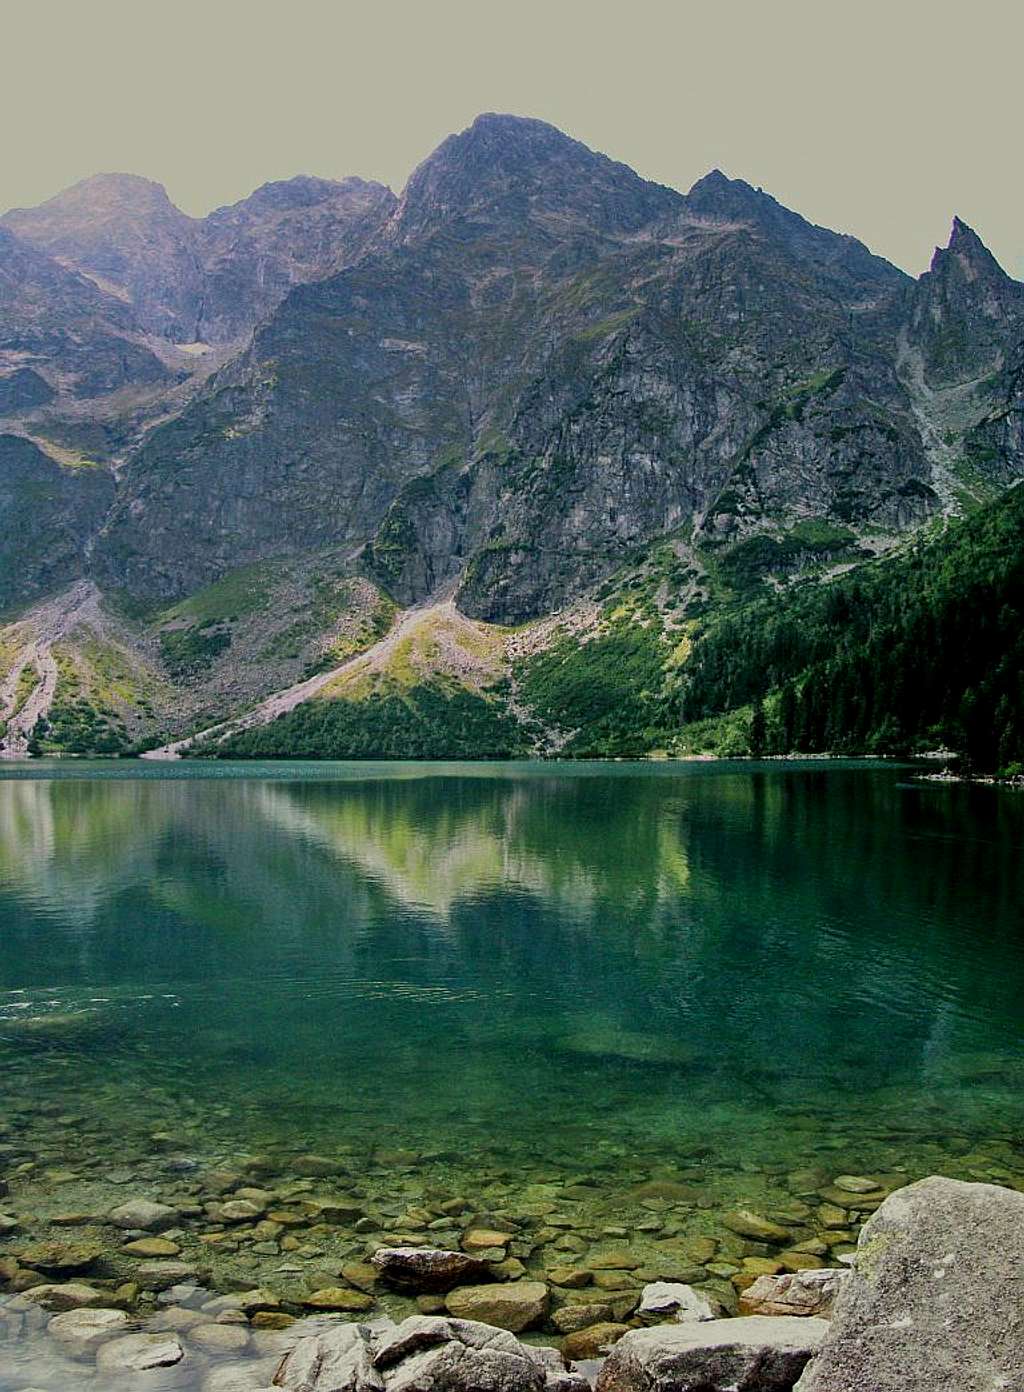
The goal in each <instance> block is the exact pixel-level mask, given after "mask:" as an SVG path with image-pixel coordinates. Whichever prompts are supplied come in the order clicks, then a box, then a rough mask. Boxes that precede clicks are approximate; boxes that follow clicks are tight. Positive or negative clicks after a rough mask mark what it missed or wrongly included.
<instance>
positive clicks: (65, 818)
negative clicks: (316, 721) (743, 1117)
mask: <svg viewBox="0 0 1024 1392" xmlns="http://www.w3.org/2000/svg"><path fill="white" fill-rule="evenodd" d="M204 773H205V770H204V771H203V772H202V773H197V776H195V777H187V778H177V779H174V780H162V779H160V778H157V777H147V778H145V779H139V780H96V781H89V780H88V779H66V780H61V779H55V780H39V781H32V782H17V781H0V933H2V935H3V936H2V944H3V949H4V950H3V953H2V954H0V986H7V987H11V988H14V987H21V986H29V987H41V986H43V985H47V984H62V983H64V984H66V983H74V984H80V983H83V982H84V983H89V982H93V983H98V984H102V985H103V986H104V987H105V988H106V987H113V986H116V985H118V984H120V985H123V986H125V987H127V986H129V985H135V986H139V985H140V984H145V985H149V984H152V983H173V984H174V985H175V986H176V987H177V986H181V988H182V990H181V995H182V1001H183V1004H182V1007H181V1011H180V1014H179V1016H178V1019H177V1020H176V1021H175V1024H174V1028H175V1029H177V1030H179V1032H180V1031H181V1030H182V1029H184V1028H185V1025H184V1023H183V1019H184V1017H185V1016H187V1018H188V1021H189V1026H188V1028H190V1029H192V1030H193V1031H195V1032H196V1037H197V1038H198V1037H199V1036H200V1035H202V1037H203V1038H204V1039H206V1040H207V1041H208V1044H209V1051H210V1053H211V1054H212V1052H213V1043H214V1040H213V1035H214V1033H215V1031H217V1030H220V1031H221V1033H222V1035H223V1040H222V1045H223V1047H222V1049H221V1052H222V1054H223V1056H224V1057H225V1058H227V1057H228V1056H229V1055H230V1054H232V1052H233V1053H234V1055H235V1056H236V1057H238V1058H243V1057H244V1058H250V1057H265V1058H267V1059H270V1060H278V1061H283V1060H285V1059H287V1060H288V1064H289V1067H291V1068H293V1069H295V1070H297V1075H298V1076H304V1072H303V1071H308V1070H310V1069H321V1070H328V1071H329V1070H331V1069H334V1070H339V1069H343V1068H344V1067H345V1066H346V1062H348V1063H351V1061H352V1060H353V1059H358V1060H359V1061H360V1066H361V1067H364V1066H365V1067H366V1068H367V1069H369V1068H371V1067H379V1068H381V1069H382V1070H384V1071H386V1072H387V1075H388V1079H389V1086H391V1087H392V1088H397V1087H398V1086H399V1085H401V1086H412V1082H411V1080H414V1079H415V1080H422V1079H423V1078H424V1076H426V1074H427V1073H430V1072H433V1073H434V1074H436V1075H437V1076H438V1077H442V1076H443V1075H444V1074H445V1069H446V1067H447V1065H446V1059H447V1058H449V1057H455V1056H458V1057H459V1059H460V1064H459V1067H460V1070H461V1073H460V1077H461V1078H462V1080H463V1083H462V1086H463V1087H468V1085H469V1078H470V1076H473V1077H476V1078H478V1079H479V1083H478V1086H477V1090H478V1091H479V1093H480V1094H481V1095H483V1094H484V1093H486V1091H487V1089H488V1088H495V1087H496V1086H497V1084H496V1081H495V1080H496V1079H497V1078H499V1077H501V1078H502V1079H503V1080H504V1082H503V1084H502V1086H507V1087H508V1088H510V1089H511V1088H515V1087H521V1086H523V1085H525V1084H524V1069H526V1068H527V1064H528V1063H529V1066H530V1067H532V1068H534V1070H535V1075H534V1076H535V1078H542V1077H544V1076H546V1074H545V1070H547V1071H548V1072H550V1071H551V1070H553V1069H565V1070H572V1076H573V1077H574V1078H576V1077H580V1076H584V1075H585V1076H586V1077H587V1078H588V1079H589V1080H590V1083H589V1085H590V1086H592V1087H593V1089H594V1091H595V1092H598V1091H601V1092H603V1091H605V1090H607V1089H609V1088H613V1087H618V1086H620V1084H621V1086H623V1087H626V1088H627V1090H628V1089H629V1087H635V1089H637V1090H639V1091H641V1092H642V1091H643V1089H644V1088H646V1087H648V1086H661V1080H662V1079H664V1086H665V1088H666V1089H668V1088H670V1087H671V1086H672V1084H671V1083H670V1075H672V1074H673V1070H675V1072H676V1073H677V1074H678V1075H679V1076H680V1077H682V1076H683V1075H684V1074H685V1077H686V1087H687V1088H695V1087H699V1086H700V1083H701V1079H702V1078H703V1077H705V1076H711V1075H712V1074H714V1075H715V1076H718V1077H723V1078H724V1077H728V1078H730V1079H732V1080H733V1084H734V1088H736V1087H740V1086H741V1085H742V1086H747V1087H749V1088H750V1089H751V1090H752V1091H757V1090H758V1089H759V1090H760V1091H761V1093H763V1094H764V1095H765V1096H769V1095H770V1096H772V1097H776V1098H777V1097H779V1096H780V1095H782V1093H783V1092H784V1091H785V1090H786V1089H787V1088H790V1087H796V1088H799V1087H800V1086H801V1085H802V1082H803V1081H805V1080H816V1086H818V1087H819V1088H820V1087H821V1086H822V1083H823V1080H824V1082H825V1083H827V1085H828V1088H829V1090H830V1092H829V1095H830V1096H839V1095H840V1094H841V1093H842V1092H843V1090H847V1091H848V1090H849V1089H850V1088H851V1087H852V1088H858V1087H860V1088H863V1087H871V1088H879V1087H882V1086H885V1085H887V1084H889V1083H890V1082H891V1081H892V1080H894V1079H896V1078H897V1077H898V1078H899V1079H900V1080H901V1081H905V1079H906V1077H907V1076H908V1075H909V1074H911V1073H916V1075H917V1076H918V1078H919V1079H920V1080H922V1082H925V1081H927V1083H928V1086H929V1087H932V1086H934V1088H935V1089H936V1090H937V1091H941V1090H942V1089H943V1088H945V1087H947V1086H948V1085H949V1080H950V1079H951V1078H953V1076H954V1074H953V1073H952V1072H951V1071H950V1067H949V1061H950V1060H951V1059H954V1058H956V1057H957V1056H958V1055H961V1054H964V1053H967V1052H972V1053H974V1052H977V1053H980V1052H982V1051H985V1050H990V1051H991V1052H992V1054H993V1055H994V1056H996V1057H999V1056H1002V1055H1003V1054H1005V1053H1009V1052H1011V1051H1012V1050H1013V1049H1015V1048H1017V1047H1018V1046H1019V1040H1020V1035H1019V1028H1020V1027H1019V1017H1018V1009H1019V999H1020V996H1021V993H1022V990H1024V954H1022V945H1021V941H1020V928H1019V917H1018V914H1019V903H1020V890H1021V888H1022V886H1021V870H1020V860H1019V847H1020V844H1021V840H1022V834H1021V833H1022V824H1024V803H1021V802H1020V800H1018V801H1017V802H1013V801H1012V799H1000V798H998V796H995V795H992V794H991V793H990V792H989V791H988V790H984V791H983V796H984V797H985V798H986V799H988V800H987V801H985V802H979V801H977V800H976V798H975V797H974V794H973V793H972V792H971V791H970V790H963V795H962V796H961V794H957V793H952V794H951V793H949V792H948V790H941V791H940V792H938V793H936V792H934V791H933V790H931V789H928V790H917V791H914V790H910V791H907V792H901V791H900V790H899V788H898V785H897V782H896V778H895V776H894V775H893V773H891V772H889V771H880V772H877V773H865V772H863V771H860V772H855V773H853V772H850V773H844V772H842V771H841V770H830V771H829V772H827V773H825V772H821V771H814V770H810V769H801V770H788V771H787V770H785V769H773V770H771V771H770V772H764V771H757V770H746V769H744V770H742V771H737V770H735V769H732V770H730V769H728V768H719V769H713V770H709V769H694V770H690V769H687V770H683V771H680V772H678V773H675V774H672V775H669V774H666V773H665V772H664V771H660V770H657V769H651V770H646V769H641V770H637V769H629V768H627V767H625V766H622V767H610V768H608V769H601V770H600V771H597V770H594V769H590V770H588V771H579V772H577V771H573V770H570V771H567V772H564V773H563V772H561V771H559V772H549V771H546V770H533V771H526V772H523V771H522V770H519V771H517V770H515V769H511V770H508V771H507V772H506V771H501V770H495V771H493V772H491V773H489V774H488V776H486V777H483V776H473V777H460V776H458V775H457V774H456V773H454V772H450V771H445V772H444V773H441V774H437V775H435V776H423V777H417V778H410V777H387V776H379V775H377V774H376V773H373V774H371V773H369V772H367V775H366V776H365V777H364V778H361V779H359V780H350V781H335V782H332V781H328V780H326V779H325V780H323V781H320V780H302V779H295V780H292V781H285V780H282V779H280V777H278V778H276V779H274V780H272V781H260V780H259V779H258V778H254V779H246V780H239V781H236V780H226V779H222V778H215V777H209V776H203V774H204ZM168 1028H171V1026H170V1025H168ZM218 1048H221V1046H220V1045H218ZM531 1061H532V1062H531ZM385 1065H386V1068H385ZM991 1076H992V1077H993V1079H994V1080H996V1081H998V1077H999V1073H998V1069H995V1070H994V1071H993V1073H992V1075H991ZM399 1079H401V1084H400V1083H399V1081H398V1080H399ZM980 1086H981V1087H984V1086H986V1084H985V1082H984V1080H982V1083H981V1084H980Z"/></svg>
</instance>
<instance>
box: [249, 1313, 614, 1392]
mask: <svg viewBox="0 0 1024 1392" xmlns="http://www.w3.org/2000/svg"><path fill="white" fill-rule="evenodd" d="M274 1385H275V1386H276V1387H281V1388H284V1389H286V1392H416V1390H417V1389H424V1388H437V1389H444V1390H445V1392H587V1388H588V1384H587V1382H586V1380H585V1379H584V1378H582V1377H580V1376H579V1375H577V1374H573V1373H570V1372H569V1371H568V1370H567V1369H566V1367H565V1364H564V1363H563V1361H562V1359H561V1358H560V1356H559V1355H558V1354H557V1353H555V1351H554V1350H553V1349H546V1348H530V1347H528V1346H527V1345H525V1344H521V1343H520V1342H519V1341H518V1340H517V1339H516V1338H514V1337H513V1335H512V1334H510V1333H508V1332H507V1331H504V1330H500V1329H495V1328H492V1327H491V1326H489V1325H485V1324H479V1323H476V1322H473V1321H470V1320H460V1319H445V1318H442V1317H439V1316H431V1315H421V1316H413V1317H412V1318H411V1319H407V1320H405V1321H403V1323H402V1324H400V1325H397V1326H395V1325H391V1326H389V1327H384V1328H381V1327H380V1326H374V1327H370V1326H367V1325H359V1324H338V1325H332V1326H330V1327H328V1328H325V1329H323V1330H320V1331H317V1332H316V1333H312V1334H309V1335H304V1336H303V1337H301V1338H299V1339H298V1340H297V1341H296V1343H295V1346H294V1347H293V1348H292V1349H290V1350H289V1352H288V1353H287V1354H286V1355H285V1357H284V1359H283V1361H282V1363H281V1366H280V1367H279V1368H278V1371H277V1374H276V1376H275V1378H274Z"/></svg>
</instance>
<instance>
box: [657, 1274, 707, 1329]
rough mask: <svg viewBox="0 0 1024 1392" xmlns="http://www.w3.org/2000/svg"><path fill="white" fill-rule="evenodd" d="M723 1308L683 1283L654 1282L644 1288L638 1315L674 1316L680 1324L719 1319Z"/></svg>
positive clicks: (702, 1293) (701, 1292)
mask: <svg viewBox="0 0 1024 1392" xmlns="http://www.w3.org/2000/svg"><path fill="white" fill-rule="evenodd" d="M721 1313H722V1307H721V1305H720V1304H719V1302H718V1301H717V1300H716V1301H715V1302H714V1303H712V1301H711V1300H710V1299H709V1297H708V1296H707V1295H706V1294H705V1293H704V1292H703V1291H697V1290H694V1288H693V1287H692V1286H689V1285H686V1284H684V1283H683V1282H681V1281H652V1282H651V1283H650V1285H647V1286H644V1289H643V1294H642V1295H641V1297H640V1305H639V1307H638V1309H637V1314H639V1315H641V1316H643V1315H672V1316H674V1317H675V1319H676V1320H677V1321H678V1322H679V1323H680V1324H685V1323H686V1322H687V1321H688V1320H698V1321H703V1320H711V1319H717V1318H718V1316H719V1315H720V1314H721Z"/></svg>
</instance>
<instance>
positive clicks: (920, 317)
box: [906, 218, 1024, 387]
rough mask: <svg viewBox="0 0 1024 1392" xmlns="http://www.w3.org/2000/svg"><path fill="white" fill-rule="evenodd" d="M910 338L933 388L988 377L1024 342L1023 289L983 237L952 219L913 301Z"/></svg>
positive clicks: (908, 319) (910, 300) (907, 331)
mask: <svg viewBox="0 0 1024 1392" xmlns="http://www.w3.org/2000/svg"><path fill="white" fill-rule="evenodd" d="M906 335H907V338H908V340H909V342H910V343H911V344H912V345H913V346H914V347H916V348H917V349H918V350H919V351H920V353H921V354H922V357H923V360H924V373H925V380H926V381H927V383H928V384H929V385H930V386H932V387H942V386H946V385H949V384H950V383H953V382H968V381H973V380H977V379H980V378H983V377H985V376H986V375H987V374H989V373H992V372H993V371H998V370H999V369H1000V368H1002V367H1003V366H1004V365H1005V362H1006V357H1007V353H1008V351H1012V349H1013V348H1016V347H1018V346H1019V345H1020V344H1021V343H1022V342H1024V285H1021V284H1020V283H1019V282H1017V281H1015V280H1011V279H1010V277H1009V276H1008V275H1007V274H1006V273H1005V271H1004V270H1003V269H1002V267H1001V266H1000V265H999V263H998V261H997V260H996V259H995V257H994V256H993V255H992V253H991V252H990V251H989V250H988V248H987V247H986V246H985V245H984V243H983V242H982V240H981V238H980V237H979V236H978V234H977V233H976V232H974V231H973V230H972V229H971V228H970V227H968V226H967V224H966V223H964V222H961V220H960V219H959V218H954V219H953V228H952V232H951V233H950V238H949V245H948V246H947V247H945V248H937V249H936V252H935V255H934V257H933V258H932V264H931V268H930V270H928V271H926V272H925V274H924V275H923V276H922V277H921V279H920V280H919V281H918V282H917V284H916V285H915V286H914V287H913V290H912V291H911V293H910V296H909V303H908V307H907V327H906Z"/></svg>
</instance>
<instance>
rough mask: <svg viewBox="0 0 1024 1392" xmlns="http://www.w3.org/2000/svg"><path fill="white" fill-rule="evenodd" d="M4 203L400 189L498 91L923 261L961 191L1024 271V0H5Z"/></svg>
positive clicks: (615, 150) (651, 169)
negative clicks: (117, 188) (105, 178)
mask: <svg viewBox="0 0 1024 1392" xmlns="http://www.w3.org/2000/svg"><path fill="white" fill-rule="evenodd" d="M0 13H2V15H3V29H2V34H3V37H2V40H0V44H2V47H0V52H2V55H3V61H2V67H0V130H2V131H3V132H4V138H3V158H2V160H0V209H3V208H7V207H12V206H24V205H27V204H33V203H37V202H40V201H41V200H43V199H44V198H47V197H49V196H50V195H51V194H53V193H56V192H57V191H58V190H59V189H61V188H63V187H66V186H67V185H68V184H71V183H74V182H75V181H76V180H78V179H81V178H84V177H85V176H86V175H88V174H92V173H96V172H99V171H112V170H116V171H127V172H131V173H136V174H144V175H146V176H148V177H149V178H152V179H157V180H159V181H160V182H161V183H163V184H164V185H166V187H167V190H168V192H169V194H170V196H171V198H172V199H173V200H174V201H175V202H176V203H177V204H178V205H179V206H180V207H181V208H184V209H185V211H186V212H189V213H193V214H202V213H205V212H208V211H209V210H210V209H211V208H214V207H217V206H219V205H221V204H224V203H230V202H234V201H235V200H236V199H238V198H242V197H244V196H245V195H246V194H247V193H250V192H251V191H252V189H254V188H255V187H257V186H258V185H259V184H261V183H265V182H266V181H267V180H268V179H280V178H287V177H288V176H290V175H293V174H298V173H306V174H320V175H325V176H328V177H332V178H340V177H342V176H344V175H346V174H360V175H362V176H363V177H365V178H376V179H380V180H381V181H382V182H384V183H389V184H391V186H392V187H393V188H394V189H395V190H396V191H398V190H400V189H401V186H402V184H403V183H404V182H405V179H406V178H407V176H408V175H409V173H410V171H411V170H412V169H413V167H414V166H415V165H416V164H417V163H418V162H419V161H420V160H421V159H423V158H424V157H425V156H426V155H427V154H428V153H429V152H430V151H431V150H432V149H433V148H434V147H435V146H436V145H437V144H438V143H439V142H440V141H441V140H442V139H443V138H444V137H445V136H446V135H448V134H449V133H451V132H452V131H456V130H461V129H462V128H463V127H465V126H467V125H468V124H469V123H470V121H472V119H473V117H474V116H476V115H477V114H478V113H479V112H481V111H504V112H512V113H515V114H517V115H523V116H537V117H540V118H541V119H543V120H546V121H550V122H552V123H553V124H554V125H557V126H559V127H560V128H561V129H562V130H564V131H566V132H567V133H568V134H570V135H572V136H575V137H576V138H577V139H579V140H582V141H584V142H585V143H586V144H587V145H590V146H591V147H593V148H594V149H597V150H602V151H604V153H605V154H608V155H611V156H612V157H613V158H615V159H619V160H623V161H625V162H626V163H627V164H630V165H632V166H633V167H634V168H635V169H636V170H637V171H638V172H639V173H641V174H643V175H644V176H645V177H647V178H650V179H656V180H658V181H659V182H661V183H665V184H669V185H671V186H672V187H674V188H677V189H680V190H683V191H685V190H686V189H687V188H689V186H690V185H691V184H692V183H693V182H694V180H696V179H698V178H700V176H701V175H702V174H705V173H706V172H707V171H708V170H709V169H711V168H713V167H715V166H718V167H720V168H722V169H723V170H724V171H725V172H726V173H727V174H730V175H731V176H733V177H735V178H743V179H746V180H748V181H749V182H750V183H752V184H755V185H760V186H762V187H763V188H765V189H766V190H767V191H768V192H770V193H773V194H774V195H775V196H776V197H777V198H778V199H780V201H782V202H783V203H785V204H787V205H788V206H789V207H791V208H794V209H795V210H796V211H797V212H800V213H802V214H803V215H804V216H805V217H808V218H810V219H811V221H813V222H818V223H822V224H824V225H825V226H828V227H833V228H835V229H837V230H839V231H844V232H851V233H853V234H854V235H856V236H858V237H860V238H861V239H862V240H863V241H865V242H866V243H867V244H868V246H870V247H871V249H872V250H873V251H876V252H878V253H879V254H881V255H883V256H887V257H889V259H890V260H892V261H895V262H896V263H897V264H898V265H900V266H903V267H904V268H905V269H907V270H910V271H912V272H914V273H915V274H916V273H917V272H919V271H921V270H923V269H924V268H925V267H926V266H927V264H928V261H929V259H930V257H931V254H932V249H933V247H934V246H935V244H936V243H940V242H941V243H944V242H945V241H946V239H947V237H948V233H949V224H950V221H951V219H952V217H953V214H954V213H956V214H958V215H959V216H960V217H962V218H963V219H964V220H965V221H966V222H968V223H970V225H971V226H972V227H974V228H975V230H976V231H977V232H978V233H979V234H980V235H981V237H982V238H983V240H984V241H985V242H986V243H987V245H988V246H989V247H990V248H991V249H992V251H993V252H994V253H995V255H996V256H997V257H998V258H999V260H1000V261H1001V262H1002V264H1003V265H1004V267H1005V268H1006V269H1007V270H1008V271H1010V273H1011V274H1014V275H1016V276H1018V277H1020V278H1024V178H1022V176H1021V163H1022V162H1021V137H1022V130H1024V120H1022V114H1024V98H1022V90H1024V84H1022V76H1021V72H1022V70H1021V62H1022V53H1024V5H1022V4H1021V3H1020V0H970V3H964V0H885V2H884V3H883V2H882V0H849V2H848V3H837V2H836V0H678V2H677V3H668V0H614V3H608V0H540V2H539V3H538V0H503V3H495V0H475V2H474V3H470V2H469V0H421V2H420V3H414V0H376V3H375V2H374V0H363V3H352V0H333V3H330V2H329V0H33V3H32V4H29V5H24V4H16V3H14V0H0Z"/></svg>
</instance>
